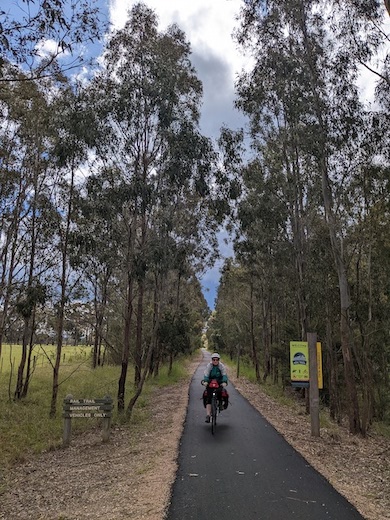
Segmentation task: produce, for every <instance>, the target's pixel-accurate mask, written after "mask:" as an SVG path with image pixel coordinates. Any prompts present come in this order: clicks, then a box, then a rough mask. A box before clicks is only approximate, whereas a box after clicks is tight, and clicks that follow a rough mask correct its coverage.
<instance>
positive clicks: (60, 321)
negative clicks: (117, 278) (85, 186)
mask: <svg viewBox="0 0 390 520" xmlns="http://www.w3.org/2000/svg"><path fill="white" fill-rule="evenodd" d="M74 181H75V165H74V158H73V159H72V164H71V179H70V186H69V199H68V207H67V215H66V225H65V232H64V234H63V236H62V266H61V280H60V285H61V298H60V301H59V304H58V312H57V349H56V359H55V363H54V366H53V385H52V396H51V403H50V417H55V415H56V413H57V397H58V385H59V373H60V364H61V354H62V345H63V336H64V317H65V305H66V291H67V286H68V282H67V271H68V269H67V262H68V246H69V233H70V225H71V221H72V208H73V198H74Z"/></svg>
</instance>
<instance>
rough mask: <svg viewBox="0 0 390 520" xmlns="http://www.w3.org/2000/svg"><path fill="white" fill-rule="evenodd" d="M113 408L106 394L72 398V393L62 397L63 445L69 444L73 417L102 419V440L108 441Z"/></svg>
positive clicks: (110, 399)
mask: <svg viewBox="0 0 390 520" xmlns="http://www.w3.org/2000/svg"><path fill="white" fill-rule="evenodd" d="M113 408H114V405H113V401H112V398H111V397H110V396H108V395H107V396H105V397H103V398H101V399H74V397H73V396H72V395H67V396H66V397H65V399H64V405H63V413H62V416H63V418H64V434H63V445H64V446H69V445H70V439H71V436H72V419H73V418H87V419H91V418H100V419H102V422H103V429H102V437H103V442H108V440H109V438H110V426H111V417H112V410H113Z"/></svg>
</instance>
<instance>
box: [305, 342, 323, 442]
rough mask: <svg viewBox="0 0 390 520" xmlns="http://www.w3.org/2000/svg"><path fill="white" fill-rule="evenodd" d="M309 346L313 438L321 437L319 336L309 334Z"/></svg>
mask: <svg viewBox="0 0 390 520" xmlns="http://www.w3.org/2000/svg"><path fill="white" fill-rule="evenodd" d="M307 342H308V345H309V375H310V388H309V399H310V421H311V434H312V436H313V437H319V436H320V398H319V391H318V366H317V334H316V333H315V332H308V333H307Z"/></svg>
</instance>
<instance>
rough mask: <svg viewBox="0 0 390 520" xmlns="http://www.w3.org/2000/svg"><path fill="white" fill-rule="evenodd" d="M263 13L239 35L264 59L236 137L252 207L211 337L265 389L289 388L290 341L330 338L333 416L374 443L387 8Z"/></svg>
mask: <svg viewBox="0 0 390 520" xmlns="http://www.w3.org/2000/svg"><path fill="white" fill-rule="evenodd" d="M263 7H264V6H263V2H261V1H256V0H247V1H246V2H245V5H244V6H243V8H242V11H241V25H240V29H239V31H238V32H237V34H236V37H237V40H238V42H239V43H240V44H241V45H242V46H243V47H244V48H245V49H246V50H247V51H248V52H249V53H250V54H251V55H252V57H253V60H254V63H253V67H252V68H251V70H250V71H248V72H246V73H242V74H241V75H240V77H239V78H238V80H237V83H236V91H237V101H236V104H237V107H238V108H239V109H240V110H241V111H242V112H243V113H244V114H246V115H247V117H248V119H249V135H246V134H244V133H242V132H233V131H230V130H229V129H226V130H225V132H224V133H223V135H222V141H223V143H224V145H225V150H226V164H230V165H233V167H234V168H233V170H234V171H237V170H240V171H241V172H242V197H241V199H240V202H239V204H238V206H237V213H236V218H235V219H234V221H232V223H231V226H232V229H233V230H234V232H235V237H236V239H235V243H234V247H235V260H234V261H231V260H229V261H227V262H226V263H225V265H224V267H223V270H222V278H221V282H220V286H219V291H218V302H217V306H216V312H215V313H214V315H213V317H212V320H211V321H210V328H209V337H210V341H211V343H212V344H213V348H216V349H220V350H222V351H225V352H226V353H229V354H230V355H231V356H232V357H233V356H236V355H237V349H240V352H241V353H242V354H243V355H244V356H247V358H248V359H250V360H251V362H252V363H253V365H254V367H255V370H256V377H257V379H258V380H259V381H261V380H263V381H266V380H267V379H268V378H272V379H273V380H274V381H275V382H279V383H282V382H284V384H285V381H286V379H288V377H289V341H290V340H305V339H306V334H307V332H317V334H318V339H319V340H320V341H321V342H322V344H323V348H324V372H325V382H326V383H325V386H326V390H325V392H324V393H325V395H326V396H327V403H328V404H329V406H330V412H331V415H332V417H334V418H335V419H337V420H341V419H342V418H343V417H345V416H346V417H348V422H349V429H350V431H351V432H352V433H363V434H365V433H366V432H367V429H368V428H369V426H370V424H371V423H372V421H373V420H374V419H376V420H387V421H388V422H389V421H390V381H389V368H390V233H389V231H390V219H389V217H390V54H389V46H390V43H389V35H388V34H386V32H385V30H384V29H383V27H385V25H384V23H383V22H384V21H387V18H386V16H387V13H386V12H385V9H384V5H383V2H379V1H374V0H373V1H368V2H360V1H355V0H348V1H343V2H339V1H337V0H334V1H331V2H326V3H324V2H321V1H308V0H288V1H287V0H268V1H267V3H266V9H264V8H263ZM362 72H364V73H365V75H367V74H369V75H370V82H371V83H372V84H375V100H371V102H370V103H367V102H365V100H364V99H362V97H361V94H360V91H359V88H358V86H357V85H358V79H359V76H360V74H362ZM365 87H366V85H363V89H364V88H365ZM244 139H246V140H247V141H249V143H250V147H251V153H250V157H249V159H248V153H247V154H246V155H243V154H242V153H241V152H240V149H242V147H243V144H244ZM240 161H241V162H240Z"/></svg>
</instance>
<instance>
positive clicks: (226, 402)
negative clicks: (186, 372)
mask: <svg viewBox="0 0 390 520" xmlns="http://www.w3.org/2000/svg"><path fill="white" fill-rule="evenodd" d="M221 397H222V405H223V409H224V410H226V408H227V407H228V405H229V394H228V392H227V390H226V389H225V388H222V392H221ZM206 404H207V390H205V391H204V392H203V406H204V407H205V408H206Z"/></svg>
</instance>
